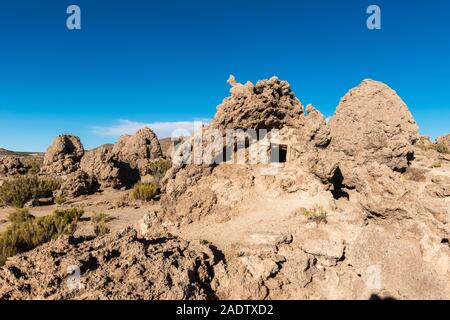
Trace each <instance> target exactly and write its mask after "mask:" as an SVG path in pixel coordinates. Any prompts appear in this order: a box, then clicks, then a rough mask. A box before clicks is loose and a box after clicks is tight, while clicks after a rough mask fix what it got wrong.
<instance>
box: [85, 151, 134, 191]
mask: <svg viewBox="0 0 450 320" xmlns="http://www.w3.org/2000/svg"><path fill="white" fill-rule="evenodd" d="M80 168H81V169H82V170H83V171H84V172H86V173H87V174H88V175H89V176H90V177H92V178H94V179H95V180H96V181H97V182H98V184H99V185H100V186H101V187H102V188H109V187H112V188H115V189H120V188H122V187H130V186H132V185H133V184H134V183H136V182H137V181H138V180H139V172H138V171H137V170H133V169H131V167H130V165H129V164H128V163H124V162H121V161H119V160H117V156H116V155H115V154H113V153H112V151H111V150H110V148H108V147H105V146H103V147H100V148H97V149H95V150H91V151H88V152H86V154H85V155H84V156H83V158H82V159H81V163H80Z"/></svg>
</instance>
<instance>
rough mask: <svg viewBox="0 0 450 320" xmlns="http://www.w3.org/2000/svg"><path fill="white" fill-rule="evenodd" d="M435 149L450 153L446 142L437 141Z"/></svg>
mask: <svg viewBox="0 0 450 320" xmlns="http://www.w3.org/2000/svg"><path fill="white" fill-rule="evenodd" d="M435 149H436V151H437V152H439V153H447V154H448V153H450V150H449V149H448V146H447V145H446V144H445V143H436V145H435Z"/></svg>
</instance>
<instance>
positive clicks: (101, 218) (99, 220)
mask: <svg viewBox="0 0 450 320" xmlns="http://www.w3.org/2000/svg"><path fill="white" fill-rule="evenodd" d="M108 220H109V219H108V216H107V215H106V214H104V213H95V214H94V215H93V216H92V218H91V221H92V223H93V224H94V232H95V235H96V236H97V237H99V236H104V235H105V234H108V233H109V231H110V230H109V228H108V227H107V226H106V223H107V222H108Z"/></svg>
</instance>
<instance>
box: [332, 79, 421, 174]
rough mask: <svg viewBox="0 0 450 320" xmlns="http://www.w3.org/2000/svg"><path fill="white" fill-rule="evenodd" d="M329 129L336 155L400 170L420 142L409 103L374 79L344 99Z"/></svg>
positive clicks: (363, 83)
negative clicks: (418, 141)
mask: <svg viewBox="0 0 450 320" xmlns="http://www.w3.org/2000/svg"><path fill="white" fill-rule="evenodd" d="M329 128H330V133H331V138H332V140H331V147H332V149H333V151H334V152H342V153H343V154H344V156H345V157H347V158H354V159H362V160H363V161H376V162H378V163H379V164H386V165H387V166H388V167H390V168H391V169H394V170H399V171H400V170H404V169H405V168H407V167H408V162H409V161H411V160H412V158H413V156H414V149H413V144H414V143H416V141H417V140H418V127H417V125H416V122H415V121H414V119H413V117H412V115H411V113H410V111H409V109H408V107H407V106H406V104H405V103H404V102H403V100H402V99H401V98H400V97H399V96H398V95H397V94H396V92H395V91H394V90H392V89H391V88H389V87H388V86H387V85H385V84H383V83H381V82H377V81H373V80H364V81H363V82H362V83H361V84H360V85H358V86H357V87H356V88H353V89H352V90H350V91H349V92H348V93H347V94H346V95H345V96H344V97H343V98H342V99H341V101H340V103H339V105H338V107H337V109H336V113H335V115H334V116H333V117H332V118H331V120H330V122H329Z"/></svg>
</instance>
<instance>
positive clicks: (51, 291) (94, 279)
mask: <svg viewBox="0 0 450 320" xmlns="http://www.w3.org/2000/svg"><path fill="white" fill-rule="evenodd" d="M216 259H217V257H216V255H215V254H214V252H213V251H212V248H211V247H210V246H209V245H208V244H207V243H205V242H201V241H191V242H188V241H184V240H182V239H179V238H176V237H173V236H172V237H171V236H168V237H165V238H156V239H150V240H146V239H144V238H139V237H138V236H137V233H136V231H135V230H134V229H132V228H128V229H126V230H124V231H122V232H121V233H118V234H114V235H110V236H105V237H103V238H97V239H94V240H89V239H83V238H81V239H77V238H72V237H62V238H60V239H58V240H56V241H52V242H50V243H48V244H45V245H42V246H41V247H39V248H37V249H36V250H33V251H31V252H29V253H26V254H23V255H19V256H16V257H14V258H12V259H11V260H9V261H8V262H7V264H6V265H5V266H4V267H2V268H1V269H0V283H1V284H2V285H1V286H0V299H1V300H4V299H111V300H120V299H145V300H150V299H161V300H166V299H174V300H182V299H207V298H213V297H214V296H211V291H210V290H208V287H209V286H210V285H209V284H210V282H211V279H212V267H213V265H214V264H215V263H216ZM76 268H78V269H77V270H79V272H80V278H79V282H77V278H76V273H75V272H76V271H75V270H76ZM24 288H27V289H26V290H24Z"/></svg>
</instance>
